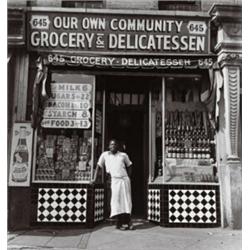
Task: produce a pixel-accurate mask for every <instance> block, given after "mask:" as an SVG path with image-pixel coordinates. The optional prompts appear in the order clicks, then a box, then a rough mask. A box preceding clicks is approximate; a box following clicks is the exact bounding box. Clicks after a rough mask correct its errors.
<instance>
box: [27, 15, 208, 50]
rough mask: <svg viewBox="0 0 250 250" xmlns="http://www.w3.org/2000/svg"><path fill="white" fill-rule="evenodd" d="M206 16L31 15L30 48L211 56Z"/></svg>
mask: <svg viewBox="0 0 250 250" xmlns="http://www.w3.org/2000/svg"><path fill="white" fill-rule="evenodd" d="M209 36H210V35H209V19H208V17H201V16H166V15H140V14H138V15H135V14H126V15H125V14H112V13H109V14H103V13H86V12H83V13H75V12H67V13H64V12H44V11H35V12H34V11H32V12H28V49H29V50H35V51H47V52H48V51H51V50H53V51H55V52H62V51H65V50H67V51H70V52H78V53H82V52H83V53H84V52H99V53H100V52H103V53H106V54H121V53H126V54H151V55H153V54H154V55H158V54H189V55H190V54H193V55H195V54H208V53H209V52H210V51H209Z"/></svg>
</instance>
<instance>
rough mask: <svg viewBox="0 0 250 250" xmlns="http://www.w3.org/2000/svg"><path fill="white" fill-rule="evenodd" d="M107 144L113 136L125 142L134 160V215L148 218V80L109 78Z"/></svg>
mask: <svg viewBox="0 0 250 250" xmlns="http://www.w3.org/2000/svg"><path fill="white" fill-rule="evenodd" d="M106 83H107V85H106V86H107V87H106V91H107V92H106V94H107V95H106V96H107V99H106V101H107V106H106V107H107V108H106V146H107V144H108V141H109V140H110V139H111V138H116V139H118V140H119V141H120V142H121V144H124V145H125V148H124V149H121V150H124V151H125V152H126V153H127V154H128V155H129V158H130V160H131V161H132V162H133V170H132V178H131V188H132V203H133V209H132V216H134V217H136V218H146V210H147V202H146V200H147V197H146V195H147V180H148V159H147V156H148V153H147V150H148V100H147V96H148V83H149V81H148V79H147V78H145V77H143V78H142V77H123V78H122V77H121V78H120V79H117V77H116V78H113V77H112V78H109V79H108V82H107V80H106Z"/></svg>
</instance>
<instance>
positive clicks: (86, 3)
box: [62, 0, 104, 9]
mask: <svg viewBox="0 0 250 250" xmlns="http://www.w3.org/2000/svg"><path fill="white" fill-rule="evenodd" d="M62 7H67V8H97V9H98V8H103V7H104V3H103V0H82V1H62Z"/></svg>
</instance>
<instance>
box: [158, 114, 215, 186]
mask: <svg viewBox="0 0 250 250" xmlns="http://www.w3.org/2000/svg"><path fill="white" fill-rule="evenodd" d="M164 150H165V159H164V163H163V164H162V157H161V156H159V157H158V163H157V165H158V171H157V172H158V176H163V174H164V179H165V180H166V181H180V182H215V181H216V179H217V177H216V172H217V171H216V167H215V143H214V131H213V129H212V128H211V126H210V123H209V121H208V119H207V114H206V112H205V111H177V110H175V111H166V119H165V148H164ZM163 167H164V168H165V169H164V170H163Z"/></svg>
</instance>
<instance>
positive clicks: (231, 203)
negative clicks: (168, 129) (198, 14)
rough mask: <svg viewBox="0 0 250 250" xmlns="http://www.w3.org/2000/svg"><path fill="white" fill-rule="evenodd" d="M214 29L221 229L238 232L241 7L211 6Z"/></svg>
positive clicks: (240, 167) (240, 181)
mask: <svg viewBox="0 0 250 250" xmlns="http://www.w3.org/2000/svg"><path fill="white" fill-rule="evenodd" d="M210 15H211V16H212V24H213V25H214V26H216V28H217V41H216V42H215V44H216V46H215V48H213V49H214V52H215V53H216V54H217V55H218V64H219V66H220V69H221V72H222V75H223V81H224V83H223V88H222V89H221V100H220V103H219V107H220V112H219V116H220V118H219V128H218V131H217V158H218V168H219V179H220V189H221V204H222V207H221V212H222V226H223V227H227V226H229V227H231V228H233V229H239V228H241V226H242V224H241V219H242V197H241V194H242V175H241V171H242V166H241V152H240V149H241V147H240V144H241V138H240V136H239V135H241V131H240V129H241V127H240V124H241V123H240V121H241V117H240V113H241V110H240V101H241V98H240V86H241V6H239V5H219V4H218V5H214V6H213V7H212V9H211V10H210Z"/></svg>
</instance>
